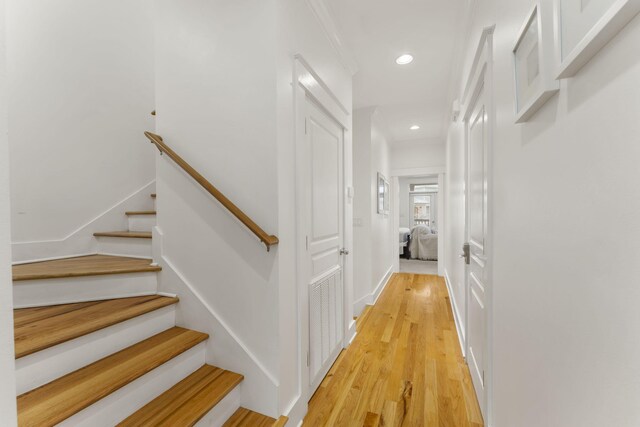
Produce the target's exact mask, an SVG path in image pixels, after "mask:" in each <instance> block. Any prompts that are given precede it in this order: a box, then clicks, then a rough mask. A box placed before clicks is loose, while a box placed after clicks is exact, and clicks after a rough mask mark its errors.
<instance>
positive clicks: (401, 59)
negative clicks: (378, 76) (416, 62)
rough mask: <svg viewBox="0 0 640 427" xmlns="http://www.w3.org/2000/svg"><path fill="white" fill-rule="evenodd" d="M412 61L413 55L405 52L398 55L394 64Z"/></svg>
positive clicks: (405, 63) (404, 63)
mask: <svg viewBox="0 0 640 427" xmlns="http://www.w3.org/2000/svg"><path fill="white" fill-rule="evenodd" d="M411 62H413V56H411V55H409V54H408V53H405V54H404V55H400V56H399V57H398V59H396V64H398V65H407V64H410V63H411Z"/></svg>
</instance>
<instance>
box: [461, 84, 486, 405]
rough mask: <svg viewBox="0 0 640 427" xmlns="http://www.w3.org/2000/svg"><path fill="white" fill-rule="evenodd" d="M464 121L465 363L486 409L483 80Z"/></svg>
mask: <svg viewBox="0 0 640 427" xmlns="http://www.w3.org/2000/svg"><path fill="white" fill-rule="evenodd" d="M481 79H482V80H481V81H479V82H478V85H479V86H478V90H477V92H476V93H477V96H476V97H475V98H474V101H473V102H472V105H471V106H470V111H471V114H470V116H469V117H468V120H467V157H468V158H467V181H468V182H467V224H466V229H467V244H468V245H469V246H468V252H469V256H468V260H467V270H466V275H467V292H468V293H467V302H468V303H467V328H468V338H467V363H468V364H469V369H470V371H471V377H472V380H473V385H474V387H475V390H476V394H477V396H478V402H479V404H480V407H481V408H482V409H483V410H484V409H485V406H486V397H487V396H486V394H487V393H486V382H485V373H486V372H487V371H488V369H487V363H488V356H487V350H488V348H487V347H488V345H487V331H488V310H487V303H488V292H489V286H491V284H490V283H489V275H488V261H489V258H488V253H487V246H486V242H487V234H488V221H487V219H488V216H487V188H488V185H487V182H488V180H487V177H488V174H487V172H488V170H487V161H488V145H489V126H488V121H489V116H488V115H489V109H488V108H487V94H486V85H485V84H484V77H482V78H481Z"/></svg>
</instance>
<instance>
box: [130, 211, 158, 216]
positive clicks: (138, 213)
mask: <svg viewBox="0 0 640 427" xmlns="http://www.w3.org/2000/svg"><path fill="white" fill-rule="evenodd" d="M124 214H125V215H127V216H134V215H155V214H156V211H128V212H125V213H124Z"/></svg>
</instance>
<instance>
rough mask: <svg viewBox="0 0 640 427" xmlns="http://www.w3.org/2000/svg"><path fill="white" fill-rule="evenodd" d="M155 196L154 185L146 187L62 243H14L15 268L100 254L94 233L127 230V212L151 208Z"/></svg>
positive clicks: (55, 240) (85, 225)
mask: <svg viewBox="0 0 640 427" xmlns="http://www.w3.org/2000/svg"><path fill="white" fill-rule="evenodd" d="M153 192H155V181H152V182H150V183H148V184H146V185H145V186H144V187H142V188H140V189H139V190H136V191H135V192H134V193H132V194H130V195H128V196H127V197H125V198H124V199H123V200H121V201H119V202H118V203H116V204H115V205H113V206H112V207H110V208H109V209H107V210H106V211H104V212H103V213H101V214H100V215H98V216H96V217H95V218H93V219H92V220H90V221H89V222H87V223H86V224H84V225H82V226H81V227H79V228H78V229H76V230H75V231H73V232H72V233H71V234H69V235H67V236H66V237H63V238H61V239H53V240H41V241H31V242H13V243H12V244H11V255H12V260H13V263H14V264H20V263H26V262H37V261H46V260H52V259H59V258H69V257H73V256H79V255H87V254H95V253H97V252H98V242H97V240H96V239H95V238H94V237H93V233H95V232H99V231H117V230H126V229H127V226H128V225H127V217H126V216H125V214H124V213H125V212H126V211H130V210H141V209H144V208H145V207H148V206H151V205H152V202H153V201H152V199H151V196H150V194H151V193H153Z"/></svg>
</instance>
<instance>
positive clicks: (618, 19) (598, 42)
mask: <svg viewBox="0 0 640 427" xmlns="http://www.w3.org/2000/svg"><path fill="white" fill-rule="evenodd" d="M560 7H561V5H560V0H555V15H554V17H555V19H554V27H555V45H556V58H557V63H558V64H559V65H558V69H557V77H556V78H557V79H566V78H568V77H573V76H574V75H576V73H577V72H578V71H580V69H581V68H582V67H583V66H584V65H585V64H586V63H587V62H589V61H590V60H591V58H593V57H594V56H595V55H596V54H597V53H598V52H599V51H600V49H602V48H603V47H604V46H605V45H606V44H607V43H608V42H609V41H610V40H611V39H612V38H614V37H615V36H616V34H618V33H619V32H620V31H621V30H622V29H623V28H624V27H625V26H626V25H627V24H628V23H629V21H631V20H632V19H633V18H634V17H635V16H636V15H637V14H638V13H639V12H640V1H638V0H618V1H617V2H616V3H615V4H613V5H612V6H611V7H610V8H609V9H608V10H607V11H606V13H605V14H604V15H603V16H602V17H601V18H600V20H598V22H596V24H595V25H594V26H593V27H591V29H590V30H589V31H588V32H587V34H585V35H584V37H583V38H582V40H580V42H578V44H577V45H576V46H575V47H574V48H573V50H572V51H571V53H569V54H568V55H567V56H566V58H565V60H564V61H563V60H562V40H561V38H562V34H561V26H562V21H561V19H562V16H561V11H560Z"/></svg>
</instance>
